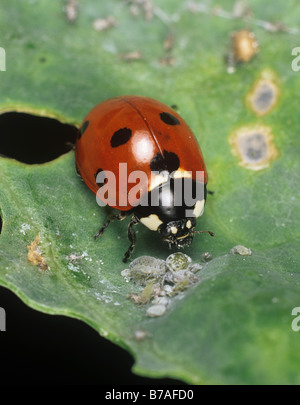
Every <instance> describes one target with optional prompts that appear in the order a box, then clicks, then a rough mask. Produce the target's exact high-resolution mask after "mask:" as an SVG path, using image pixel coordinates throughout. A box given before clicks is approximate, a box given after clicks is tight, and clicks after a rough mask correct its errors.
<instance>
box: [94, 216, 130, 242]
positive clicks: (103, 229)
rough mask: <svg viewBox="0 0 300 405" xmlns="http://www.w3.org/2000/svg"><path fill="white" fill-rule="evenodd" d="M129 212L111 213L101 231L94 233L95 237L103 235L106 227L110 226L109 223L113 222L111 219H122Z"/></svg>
mask: <svg viewBox="0 0 300 405" xmlns="http://www.w3.org/2000/svg"><path fill="white" fill-rule="evenodd" d="M127 215H128V214H124V213H123V212H119V213H118V214H114V215H110V216H109V217H108V218H107V220H106V221H105V222H104V224H103V226H102V228H100V229H99V231H98V232H97V233H96V235H94V238H95V239H97V238H98V237H99V236H101V235H103V233H104V231H105V229H106V228H107V227H108V225H109V224H110V223H111V221H114V220H116V219H117V220H118V221H122V219H125V218H126V217H127Z"/></svg>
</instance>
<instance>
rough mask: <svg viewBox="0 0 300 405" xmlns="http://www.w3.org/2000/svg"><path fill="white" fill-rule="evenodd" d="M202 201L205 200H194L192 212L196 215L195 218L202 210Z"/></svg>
mask: <svg viewBox="0 0 300 405" xmlns="http://www.w3.org/2000/svg"><path fill="white" fill-rule="evenodd" d="M204 203H205V200H204V199H203V200H201V201H200V200H198V201H197V202H196V204H195V207H194V211H193V214H194V216H195V217H196V218H198V217H200V216H201V215H202V214H203V211H204Z"/></svg>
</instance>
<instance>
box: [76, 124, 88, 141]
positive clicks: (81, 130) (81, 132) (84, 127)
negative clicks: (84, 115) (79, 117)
mask: <svg viewBox="0 0 300 405" xmlns="http://www.w3.org/2000/svg"><path fill="white" fill-rule="evenodd" d="M89 123H90V122H89V121H84V123H83V124H82V125H81V127H80V128H79V131H78V139H80V138H81V137H82V135H83V134H84V133H85V131H86V130H87V127H88V126H89Z"/></svg>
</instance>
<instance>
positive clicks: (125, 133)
mask: <svg viewBox="0 0 300 405" xmlns="http://www.w3.org/2000/svg"><path fill="white" fill-rule="evenodd" d="M131 135H132V131H131V129H129V128H121V129H118V131H116V132H115V133H114V134H113V136H112V137H111V140H110V144H111V146H112V147H113V148H117V147H118V146H121V145H124V144H125V143H126V142H128V141H129V139H130V138H131Z"/></svg>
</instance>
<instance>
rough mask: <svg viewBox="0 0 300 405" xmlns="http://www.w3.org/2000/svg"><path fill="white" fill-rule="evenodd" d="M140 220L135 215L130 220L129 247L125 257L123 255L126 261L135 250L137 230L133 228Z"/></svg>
mask: <svg viewBox="0 0 300 405" xmlns="http://www.w3.org/2000/svg"><path fill="white" fill-rule="evenodd" d="M138 223H139V221H138V220H137V218H136V217H135V216H133V217H132V218H131V220H130V222H129V225H128V239H129V242H130V245H129V248H128V249H127V251H126V253H125V255H124V257H123V262H124V263H126V262H127V260H128V259H129V257H130V255H131V253H132V252H133V249H134V247H135V243H136V234H135V231H134V229H133V225H136V224H138Z"/></svg>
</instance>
